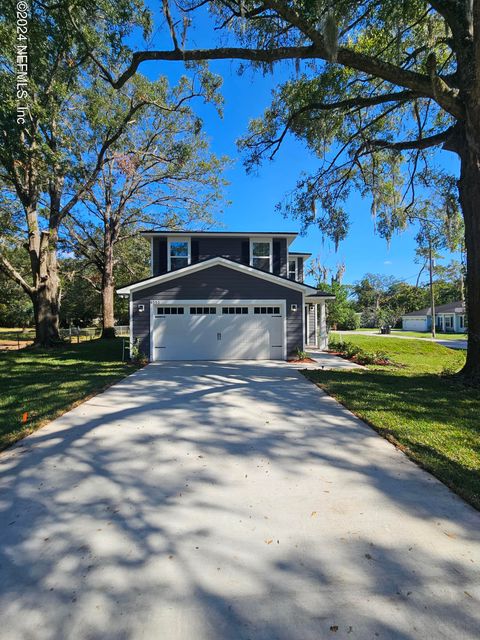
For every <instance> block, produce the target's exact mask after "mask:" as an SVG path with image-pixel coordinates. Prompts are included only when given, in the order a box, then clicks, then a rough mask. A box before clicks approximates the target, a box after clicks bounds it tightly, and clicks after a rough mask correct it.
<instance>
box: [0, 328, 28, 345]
mask: <svg viewBox="0 0 480 640" xmlns="http://www.w3.org/2000/svg"><path fill="white" fill-rule="evenodd" d="M34 338H35V329H31V328H27V329H10V328H6V327H0V342H1V341H2V340H19V341H20V342H24V341H30V340H33V339H34Z"/></svg>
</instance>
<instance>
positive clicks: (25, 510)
mask: <svg viewBox="0 0 480 640" xmlns="http://www.w3.org/2000/svg"><path fill="white" fill-rule="evenodd" d="M399 456H400V454H399V453H398V452H397V451H396V450H395V449H394V448H393V447H390V446H389V445H388V444H387V443H385V442H384V441H382V440H381V439H379V438H378V437H377V436H376V435H375V434H374V433H373V432H372V431H371V430H370V429H369V428H367V427H365V426H364V425H363V424H362V423H361V422H360V421H358V420H356V419H355V418H353V417H352V416H351V414H350V413H349V412H348V411H346V410H345V409H344V408H343V407H341V406H340V405H338V404H337V403H335V402H334V401H333V400H332V399H331V398H329V397H327V396H325V395H324V394H322V393H319V392H318V393H317V392H315V389H314V387H312V385H311V384H310V383H308V382H307V381H306V380H304V379H302V378H301V377H299V376H298V374H297V373H296V372H294V371H293V370H291V369H288V368H286V367H276V366H275V367H271V368H268V367H265V366H261V365H258V366H255V365H251V366H249V367H247V368H245V367H241V366H240V365H234V364H233V365H227V364H225V365H220V364H218V365H211V364H209V365H202V364H201V363H196V364H194V365H191V366H190V365H185V366H176V367H155V366H151V367H147V368H146V369H143V370H140V371H137V372H136V373H135V374H134V375H132V376H130V377H129V378H127V379H125V380H123V381H121V382H120V383H118V384H117V385H115V386H114V387H112V388H111V389H109V390H108V391H107V392H105V393H103V394H101V395H99V396H96V397H95V398H94V399H92V400H91V401H89V403H87V404H85V405H81V406H79V407H77V409H75V410H74V411H71V412H69V413H68V414H66V415H64V416H63V417H62V418H60V419H58V420H57V421H55V422H54V423H51V424H50V425H48V426H47V427H46V428H44V429H42V430H41V431H38V432H37V433H36V434H34V435H33V436H32V437H29V438H28V439H26V440H24V441H23V442H22V443H21V444H20V445H17V446H16V447H14V448H12V449H10V450H9V451H8V452H6V454H4V455H3V456H2V457H0V462H2V467H3V472H2V476H1V482H2V491H1V493H0V522H1V523H2V524H1V525H0V566H1V571H0V613H1V615H2V620H3V625H4V633H6V635H5V636H2V637H4V638H6V639H10V638H15V639H16V638H25V639H30V638H31V639H32V640H33V639H34V638H35V640H43V639H44V638H45V639H47V638H48V639H49V640H50V639H56V638H58V639H62V640H63V639H64V638H67V637H69V638H75V639H76V640H77V639H80V638H82V639H83V638H85V639H88V640H94V639H97V638H98V639H100V638H102V639H104V638H106V639H107V640H110V639H111V640H113V639H115V640H118V639H120V640H122V639H124V640H130V639H131V640H134V639H136V638H139V637H145V638H147V639H149V638H152V639H153V638H157V637H168V638H169V639H170V638H172V640H173V639H175V640H176V639H177V638H181V639H182V640H183V639H187V638H196V639H199V640H200V639H201V640H203V639H208V640H217V639H218V640H224V639H225V638H232V639H235V640H237V639H238V640H246V639H247V638H254V639H255V640H274V639H275V640H309V639H310V638H312V639H313V638H315V640H318V638H319V637H320V638H323V637H328V636H330V634H333V633H334V632H335V631H337V630H338V631H337V635H336V636H335V637H345V638H346V637H358V638H367V637H376V634H378V636H379V637H381V638H392V639H398V640H406V639H409V638H412V639H413V638H416V637H419V636H423V637H433V636H435V637H458V636H462V637H464V638H474V637H475V634H476V632H477V630H478V625H479V624H480V617H479V608H478V600H477V597H478V594H477V593H476V590H478V583H479V578H480V576H479V574H478V564H472V563H471V560H472V559H473V557H474V556H473V555H472V553H473V551H475V550H477V551H478V548H479V543H480V534H479V527H480V516H479V515H478V514H477V513H476V512H474V511H473V510H470V509H468V508H467V507H466V506H465V505H464V504H463V503H462V502H461V501H459V500H458V499H457V498H456V497H455V496H453V495H452V494H450V493H449V492H448V490H447V489H445V487H443V486H442V485H440V484H439V483H438V482H436V481H435V480H433V479H432V478H430V477H429V476H428V475H426V474H424V473H423V472H422V471H421V470H420V469H418V468H416V467H415V466H414V465H412V464H411V463H409V462H408V461H407V460H405V459H404V458H403V457H401V458H399ZM363 511H366V512H367V513H366V514H365V518H364V519H363V520H362V517H361V513H359V512H363ZM314 514H316V515H315V516H314ZM438 526H441V529H442V531H441V530H440V529H437V527H438ZM443 529H445V530H446V532H447V534H448V537H447V535H446V534H444V533H443ZM429 534H430V535H429ZM450 536H451V537H450ZM277 540H278V542H277ZM443 540H446V541H447V543H448V545H450V546H449V547H448V553H446V552H445V549H444V547H443V546H442V544H441V543H442V541H443ZM477 555H478V554H477ZM479 559H480V558H479ZM467 594H468V595H467ZM9 633H10V635H8V634H9ZM350 633H352V634H353V635H352V636H351V635H350Z"/></svg>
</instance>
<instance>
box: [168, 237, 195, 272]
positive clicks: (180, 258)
mask: <svg viewBox="0 0 480 640" xmlns="http://www.w3.org/2000/svg"><path fill="white" fill-rule="evenodd" d="M190 258H191V253H190V238H169V239H168V270H169V271H173V270H174V269H181V268H182V267H186V266H187V265H189V264H190Z"/></svg>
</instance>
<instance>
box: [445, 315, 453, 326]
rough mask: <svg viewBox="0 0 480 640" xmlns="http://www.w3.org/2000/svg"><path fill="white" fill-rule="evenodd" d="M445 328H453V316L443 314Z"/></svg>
mask: <svg viewBox="0 0 480 640" xmlns="http://www.w3.org/2000/svg"><path fill="white" fill-rule="evenodd" d="M445 329H453V316H445Z"/></svg>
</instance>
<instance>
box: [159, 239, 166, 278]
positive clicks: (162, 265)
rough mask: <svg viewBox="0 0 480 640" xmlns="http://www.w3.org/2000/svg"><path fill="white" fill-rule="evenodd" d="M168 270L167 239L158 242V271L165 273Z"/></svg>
mask: <svg viewBox="0 0 480 640" xmlns="http://www.w3.org/2000/svg"><path fill="white" fill-rule="evenodd" d="M166 270H167V241H166V240H159V242H158V273H165V272H166Z"/></svg>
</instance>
